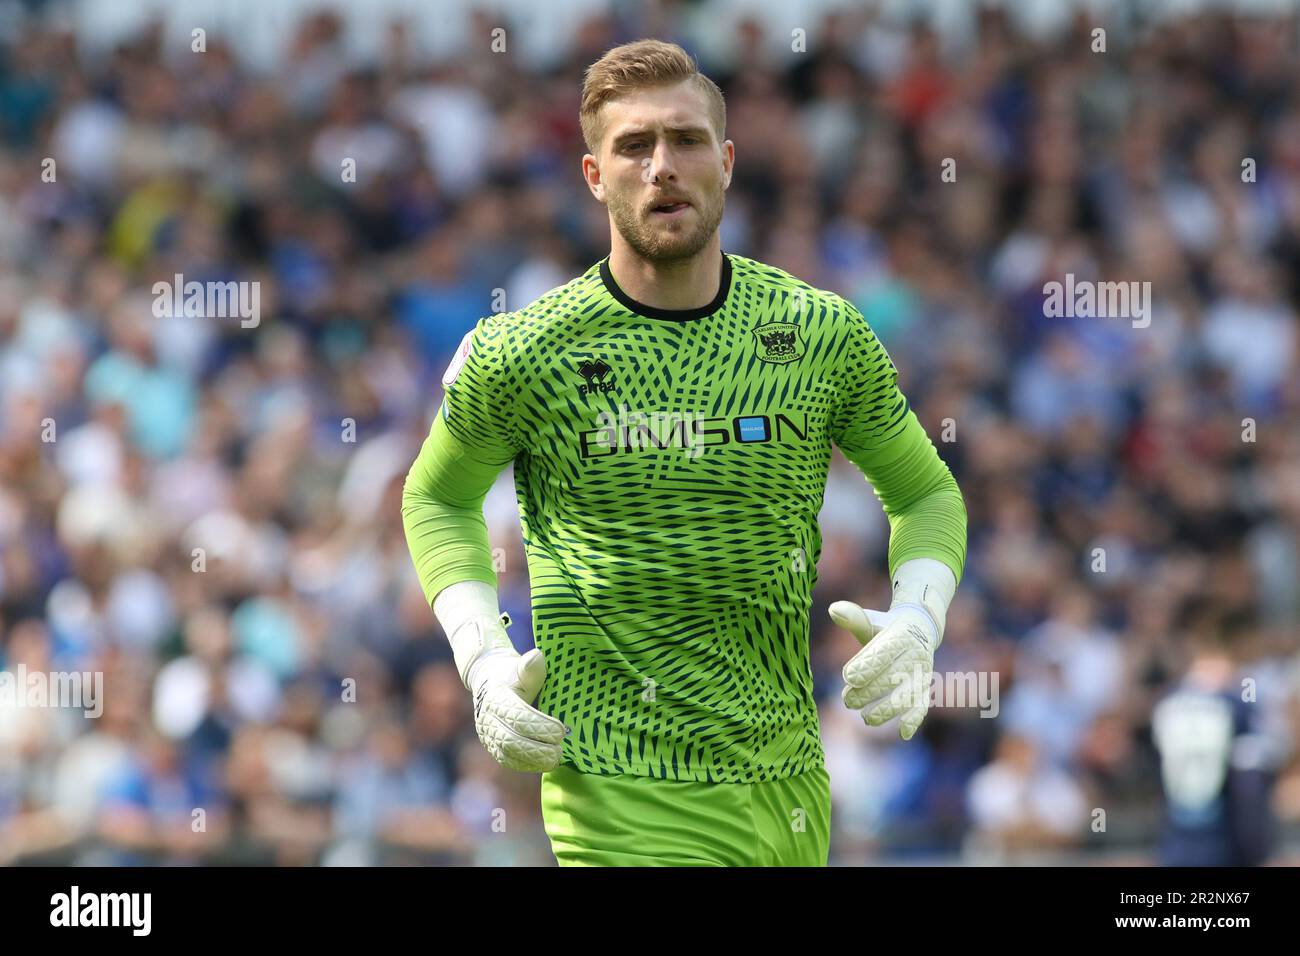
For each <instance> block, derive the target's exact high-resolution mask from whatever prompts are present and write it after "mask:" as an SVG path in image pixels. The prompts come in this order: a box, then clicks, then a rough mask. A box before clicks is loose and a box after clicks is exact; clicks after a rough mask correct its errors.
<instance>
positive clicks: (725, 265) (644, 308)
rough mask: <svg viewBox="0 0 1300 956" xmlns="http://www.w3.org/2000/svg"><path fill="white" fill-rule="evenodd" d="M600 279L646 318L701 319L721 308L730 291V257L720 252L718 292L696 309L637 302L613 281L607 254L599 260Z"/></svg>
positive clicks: (617, 297) (626, 304)
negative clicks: (708, 301)
mask: <svg viewBox="0 0 1300 956" xmlns="http://www.w3.org/2000/svg"><path fill="white" fill-rule="evenodd" d="M600 281H601V282H602V283H604V285H605V289H606V290H607V291H608V292H609V294H610V295H612V296H613V297H614V298H615V299H616V300H617V301H618V303H619V304H620V305H622V306H623V307H624V308H626V309H628V310H629V311H631V312H634V313H635V314H637V315H643V316H645V317H646V318H647V319H667V320H669V321H670V322H689V321H690V320H691V319H702V318H704V317H705V316H709V315H712V314H713V313H714V312H717V311H718V310H719V309H720V308H722V303H724V302H726V301H727V295H728V294H729V293H730V292H731V257H730V256H728V255H727V254H726V253H725V252H724V253H723V254H722V279H721V281H720V282H719V283H718V294H717V295H715V296H714V297H713V301H712V302H710V303H709V304H708V305H702V306H700V307H699V308H696V309H657V308H655V307H654V306H652V305H646V304H645V303H643V302H638V301H637V300H636V299H634V298H632V297H631V296H630V295H628V294H627V293H626V292H624V291H623V290H622V289H620V288H619V287H618V283H617V282H615V281H614V274H613V273H612V272H610V271H609V256H606V257H605V258H604V259H602V260H600Z"/></svg>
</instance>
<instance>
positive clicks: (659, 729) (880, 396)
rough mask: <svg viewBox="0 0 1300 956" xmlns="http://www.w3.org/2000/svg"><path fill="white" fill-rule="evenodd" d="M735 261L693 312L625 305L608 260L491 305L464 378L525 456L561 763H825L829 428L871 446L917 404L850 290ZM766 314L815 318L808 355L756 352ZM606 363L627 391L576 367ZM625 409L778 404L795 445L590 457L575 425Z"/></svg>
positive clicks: (790, 766)
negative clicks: (586, 377)
mask: <svg viewBox="0 0 1300 956" xmlns="http://www.w3.org/2000/svg"><path fill="white" fill-rule="evenodd" d="M731 263H732V279H731V281H732V287H731V290H730V294H729V295H728V297H727V300H726V301H725V303H724V304H723V305H722V307H721V308H720V309H718V310H717V311H716V312H714V313H713V314H712V315H709V316H704V317H700V318H695V319H691V320H689V321H681V322H679V321H672V320H664V319H650V318H645V317H642V316H639V315H637V314H635V313H633V312H630V311H629V310H628V309H626V308H625V307H624V306H622V305H621V304H619V302H618V301H617V300H616V299H614V298H613V296H611V295H610V293H609V291H608V290H607V289H606V288H605V286H604V284H603V282H602V281H601V279H600V275H599V268H598V266H599V264H597V265H595V266H593V267H592V268H591V269H589V270H588V271H587V272H586V273H585V274H584V275H582V276H580V277H578V278H577V279H575V280H574V281H572V282H570V283H568V284H567V285H565V286H561V287H559V288H558V289H555V290H552V291H551V292H549V293H547V294H546V295H544V296H542V297H541V298H539V299H538V300H537V301H536V302H534V303H533V304H532V305H530V306H528V307H527V308H525V309H522V310H520V311H518V312H515V313H508V314H504V315H498V316H492V317H489V318H485V319H483V320H482V321H480V323H479V324H478V326H477V327H476V330H475V337H474V344H473V353H472V356H471V359H470V360H469V361H468V362H467V363H466V365H465V367H464V369H463V370H462V372H461V374H460V377H459V378H458V380H457V381H456V383H455V385H454V386H453V387H452V388H451V389H449V390H448V393H449V407H450V412H451V414H450V416H449V418H448V419H447V423H448V427H449V428H451V429H452V430H453V432H455V433H456V435H457V437H458V438H460V439H461V440H462V441H465V442H466V443H469V444H481V445H483V446H492V445H494V444H495V445H496V446H498V447H499V446H501V445H502V444H503V443H506V444H508V446H509V451H510V452H511V453H512V454H511V455H510V456H509V457H514V460H515V482H516V489H517V492H518V499H519V507H520V513H521V518H522V524H523V531H524V541H525V548H526V552H527V555H528V566H529V576H530V583H531V590H532V598H533V629H534V636H535V638H536V641H537V644H538V646H540V647H541V648H542V649H543V650H544V651H545V653H546V660H547V669H548V678H547V682H546V685H545V687H544V688H543V691H542V694H541V696H540V698H539V700H538V706H539V707H540V708H542V709H543V710H545V711H547V712H548V713H551V714H552V715H554V716H555V717H557V718H558V719H560V720H563V721H564V722H565V723H567V724H568V725H569V726H570V727H571V728H573V733H572V734H571V735H570V737H569V738H568V739H567V740H566V743H565V759H566V760H568V761H570V762H572V763H573V764H575V765H576V766H577V768H578V769H580V770H584V771H588V772H598V773H634V774H641V775H650V776H656V777H662V778H667V779H690V780H705V781H726V782H756V781H761V780H771V779H780V778H784V777H788V776H792V775H795V774H798V773H802V772H804V771H805V770H808V769H812V768H814V767H817V766H820V765H821V764H822V759H823V758H822V750H821V742H820V737H819V733H818V724H817V713H816V705H815V702H814V699H813V695H812V679H811V675H810V673H809V665H808V613H809V608H810V605H811V593H812V588H813V586H814V584H815V583H816V566H817V561H818V559H819V557H820V549H821V535H820V530H819V529H818V526H817V514H818V512H819V511H820V509H821V504H822V495H823V492H824V489H825V482H826V472H827V468H828V467H829V462H830V442H831V440H832V437H833V435H834V434H838V433H843V435H844V436H845V437H846V439H847V440H849V441H850V442H851V443H853V444H854V445H857V446H863V447H869V446H870V445H872V444H874V443H876V442H878V441H880V440H882V439H883V438H884V437H887V436H888V435H889V434H890V433H891V432H892V430H893V429H895V428H898V427H901V425H902V420H903V418H904V417H905V415H906V411H907V409H906V402H901V404H900V396H898V393H897V390H896V388H895V387H894V383H895V377H896V373H894V370H893V366H892V364H890V362H889V359H888V356H887V355H886V354H885V352H884V349H883V348H882V347H881V346H880V345H879V343H878V342H877V341H876V339H875V336H874V335H872V334H871V332H870V329H868V328H867V326H866V323H865V321H864V320H862V319H861V316H859V315H856V313H855V312H853V310H852V309H851V307H850V306H848V305H847V303H845V302H844V301H843V300H842V299H840V298H839V297H838V296H834V295H832V294H830V293H827V292H823V291H821V290H817V289H814V288H812V287H811V286H809V285H807V284H806V283H804V282H801V281H799V280H797V279H794V278H793V277H791V276H789V275H787V274H786V273H784V272H782V271H780V270H778V269H773V268H771V267H768V266H765V265H762V264H761V263H757V262H754V261H753V260H749V259H745V258H743V257H739V256H731ZM855 316H856V319H855ZM769 322H786V323H792V324H796V325H798V326H799V338H800V340H801V342H802V345H803V348H804V354H803V357H802V358H800V359H799V360H798V361H794V362H789V363H786V364H773V363H769V362H764V361H762V360H761V358H760V356H759V351H758V349H757V348H756V345H755V336H754V332H753V330H754V329H755V328H757V327H759V326H762V325H764V324H766V323H769ZM596 361H601V362H604V363H605V364H606V365H608V366H609V367H610V372H609V373H608V374H609V375H612V376H613V381H614V383H615V387H614V388H613V389H612V390H611V391H608V392H602V391H595V392H591V393H588V394H582V393H581V392H580V391H579V388H578V386H579V385H580V384H581V383H582V381H583V376H582V375H581V373H580V371H579V368H580V366H582V365H583V363H587V362H596ZM848 370H851V374H849V372H848ZM846 380H847V381H852V382H853V383H854V384H853V387H852V389H851V390H844V391H843V392H842V391H841V388H840V385H841V383H843V382H845V381H846ZM864 405H865V406H866V407H869V408H871V409H873V416H872V417H871V418H869V419H867V420H866V421H864V420H863V418H862V416H861V409H862V407H863V406H864ZM845 406H847V407H849V408H854V407H855V406H856V411H855V413H854V414H853V415H852V416H851V417H850V416H849V415H847V414H841V412H842V409H844V408H845ZM629 411H658V412H672V413H680V414H683V415H685V416H702V417H703V418H704V419H705V420H710V419H725V420H728V421H730V420H732V419H734V418H735V417H737V416H756V415H764V414H766V415H768V416H769V427H770V428H776V427H782V428H783V429H784V437H788V438H790V439H791V440H788V441H768V442H756V443H752V444H747V443H742V442H739V441H731V442H729V443H728V444H726V445H722V446H717V447H704V448H702V449H696V450H697V451H698V452H699V454H697V455H694V456H692V455H688V454H686V453H685V452H684V450H683V449H682V448H681V447H670V448H657V447H649V448H646V449H644V450H641V451H637V452H634V453H629V452H620V453H617V454H609V455H599V456H595V457H585V458H584V457H583V456H582V455H581V453H580V447H581V446H580V442H579V441H578V440H577V438H576V435H577V433H578V432H580V431H583V430H587V431H591V432H596V431H598V430H599V429H601V427H602V425H609V424H611V423H614V424H617V423H618V422H619V421H620V418H619V416H620V414H622V415H623V419H624V420H626V418H627V413H628V412H629ZM778 411H779V412H780V413H782V414H783V415H785V416H786V417H787V419H788V420H789V421H791V422H792V424H793V429H797V430H798V431H799V432H803V433H804V435H805V436H806V437H805V438H804V439H798V438H797V436H796V435H795V433H794V430H793V429H786V428H785V426H778V423H777V422H776V420H775V417H774V416H775V413H776V412H778ZM602 412H603V413H605V414H606V415H607V416H609V417H608V418H606V419H604V420H602V419H601V418H600V414H601V413H602Z"/></svg>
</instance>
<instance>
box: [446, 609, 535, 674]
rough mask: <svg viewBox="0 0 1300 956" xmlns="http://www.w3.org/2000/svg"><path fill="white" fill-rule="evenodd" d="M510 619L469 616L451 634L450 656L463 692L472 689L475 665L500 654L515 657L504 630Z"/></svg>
mask: <svg viewBox="0 0 1300 956" xmlns="http://www.w3.org/2000/svg"><path fill="white" fill-rule="evenodd" d="M509 623H510V616H509V615H508V614H505V613H502V614H501V615H500V617H487V616H484V617H473V618H470V619H469V620H468V621H465V622H464V623H462V624H461V626H460V627H458V628H457V629H456V632H455V633H454V634H452V635H451V653H452V657H454V658H455V660H456V673H458V674H459V675H460V682H461V683H462V684H464V685H465V689H466V690H472V689H473V687H474V681H473V675H474V671H475V670H476V669H477V668H476V666H475V665H477V664H478V663H480V662H481V661H483V660H484V659H485V658H487V657H495V656H498V655H502V654H513V655H514V656H515V657H518V656H519V652H518V651H517V650H515V645H514V644H513V643H512V642H511V640H510V636H509V635H508V634H506V627H507V626H508V625H509Z"/></svg>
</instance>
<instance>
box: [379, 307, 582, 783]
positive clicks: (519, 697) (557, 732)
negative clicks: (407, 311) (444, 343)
mask: <svg viewBox="0 0 1300 956" xmlns="http://www.w3.org/2000/svg"><path fill="white" fill-rule="evenodd" d="M487 321H488V320H483V322H480V323H479V325H478V326H477V327H476V328H475V330H474V332H471V333H470V334H469V335H467V336H466V337H465V340H464V342H463V343H462V345H461V349H460V351H459V352H458V353H457V357H456V358H455V359H454V360H453V361H452V364H451V366H449V367H448V369H447V373H446V374H445V375H444V376H443V386H444V388H445V389H446V398H445V400H444V402H443V406H442V408H441V409H440V410H439V412H438V414H437V415H436V416H435V417H434V420H433V426H432V427H431V428H430V430H429V434H428V437H426V438H425V440H424V444H423V446H422V447H421V449H420V454H419V455H418V456H417V457H416V459H415V463H414V464H413V465H412V466H411V470H410V471H409V472H408V473H407V476H406V484H405V485H404V486H403V489H402V527H403V529H404V530H405V532H406V542H407V546H408V548H409V549H410V552H411V560H412V561H413V562H414V563H415V569H416V573H417V574H418V575H419V578H420V586H421V588H422V589H423V590H424V595H425V598H426V600H428V602H429V604H430V606H431V607H432V608H433V611H434V615H435V616H436V617H437V618H438V622H439V623H440V624H441V625H442V627H443V630H444V631H445V632H446V634H447V638H448V640H449V641H450V643H451V647H452V654H453V655H454V657H455V659H456V669H457V672H458V673H459V674H460V678H461V681H462V682H463V683H464V684H465V687H466V688H467V689H468V690H470V691H471V692H472V693H473V695H474V726H475V729H476V730H477V731H478V735H479V739H480V740H481V741H482V742H483V746H484V747H485V748H486V749H487V750H488V752H489V753H490V754H492V756H493V757H494V758H495V759H496V760H497V762H499V763H501V764H502V765H503V766H506V767H509V768H511V769H514V770H525V771H545V770H552V769H554V768H555V767H556V766H557V765H558V764H559V761H560V749H561V743H562V742H563V739H564V734H565V733H566V728H565V726H564V725H563V724H562V723H560V722H559V721H558V720H555V719H553V718H552V717H549V716H547V715H546V714H544V713H542V712H541V711H539V710H537V709H536V708H535V707H533V706H531V702H532V701H533V700H534V699H535V698H536V697H537V694H538V692H539V691H540V690H541V688H542V683H543V682H544V681H545V679H546V664H545V661H544V660H543V658H542V652H541V651H540V650H537V649H533V650H531V651H529V652H528V653H527V654H524V655H522V656H520V654H519V652H518V651H516V650H515V648H514V645H513V644H512V643H511V641H510V637H509V635H507V634H506V626H507V625H508V624H509V618H508V617H506V616H505V615H502V614H501V612H500V606H499V603H498V597H497V578H496V572H495V571H494V570H493V568H492V549H491V546H490V544H489V541H488V533H487V522H486V521H484V519H483V501H484V499H485V498H486V497H487V493H488V491H489V489H491V487H492V485H493V483H494V482H495V481H496V478H497V476H498V475H499V474H500V473H501V472H502V470H503V469H504V468H505V466H506V465H507V464H509V463H510V461H511V459H512V458H513V457H514V455H515V454H516V453H517V444H516V441H515V437H514V435H513V432H512V431H511V428H510V422H511V421H512V419H511V417H510V415H509V414H505V415H503V414H502V409H503V407H505V408H507V409H508V406H509V401H508V400H504V401H503V400H501V399H500V396H502V395H506V396H509V395H511V394H512V393H511V392H510V391H508V390H505V391H503V390H502V389H503V383H504V376H503V374H502V368H501V365H500V364H499V361H498V359H497V356H499V354H500V349H498V348H494V347H493V346H494V344H495V341H499V336H498V337H497V338H496V339H495V340H494V339H493V337H492V336H490V335H485V336H484V337H483V339H484V340H483V341H482V342H478V338H479V335H480V334H481V333H482V330H483V328H484V323H485V322H487ZM476 342H478V344H477V345H476ZM475 348H477V353H476V352H475V351H474V349H475Z"/></svg>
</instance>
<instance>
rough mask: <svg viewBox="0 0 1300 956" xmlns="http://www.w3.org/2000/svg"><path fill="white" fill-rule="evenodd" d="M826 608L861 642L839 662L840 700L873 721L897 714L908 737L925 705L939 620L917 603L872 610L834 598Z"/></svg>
mask: <svg viewBox="0 0 1300 956" xmlns="http://www.w3.org/2000/svg"><path fill="white" fill-rule="evenodd" d="M830 614H831V619H832V620H833V621H834V622H835V623H836V624H838V625H839V626H840V627H842V628H844V629H846V630H848V631H851V632H852V633H853V636H854V637H856V638H857V639H858V641H859V642H860V643H862V644H863V645H864V646H863V648H862V650H860V651H858V653H857V654H855V655H853V657H852V658H851V659H850V660H849V662H848V663H847V664H845V665H844V691H843V694H842V696H843V699H844V706H846V707H848V708H849V709H850V710H860V711H862V719H863V720H865V721H866V722H867V723H868V724H869V725H870V726H872V727H879V726H880V725H881V724H883V723H885V722H887V721H889V720H892V719H894V718H895V717H899V716H900V715H901V717H902V719H901V720H900V721H899V724H898V735H899V736H900V737H902V738H903V739H904V740H911V739H912V735H913V734H915V733H916V731H917V728H919V727H920V726H921V721H923V720H924V719H925V714H926V711H927V710H929V709H930V678H931V675H932V674H933V673H934V651H935V648H937V647H938V646H939V641H940V639H941V637H942V634H941V632H940V630H939V627H938V625H937V624H936V623H935V621H934V619H933V618H932V617H931V616H930V614H929V612H927V611H926V610H925V609H924V608H922V607H920V606H918V605H903V606H901V607H900V606H897V605H896V606H894V607H892V608H891V609H890V610H888V611H871V610H865V609H863V608H861V607H859V606H858V605H856V604H854V603H853V602H852V601H836V602H835V603H834V604H832V605H831V606H830Z"/></svg>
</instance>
